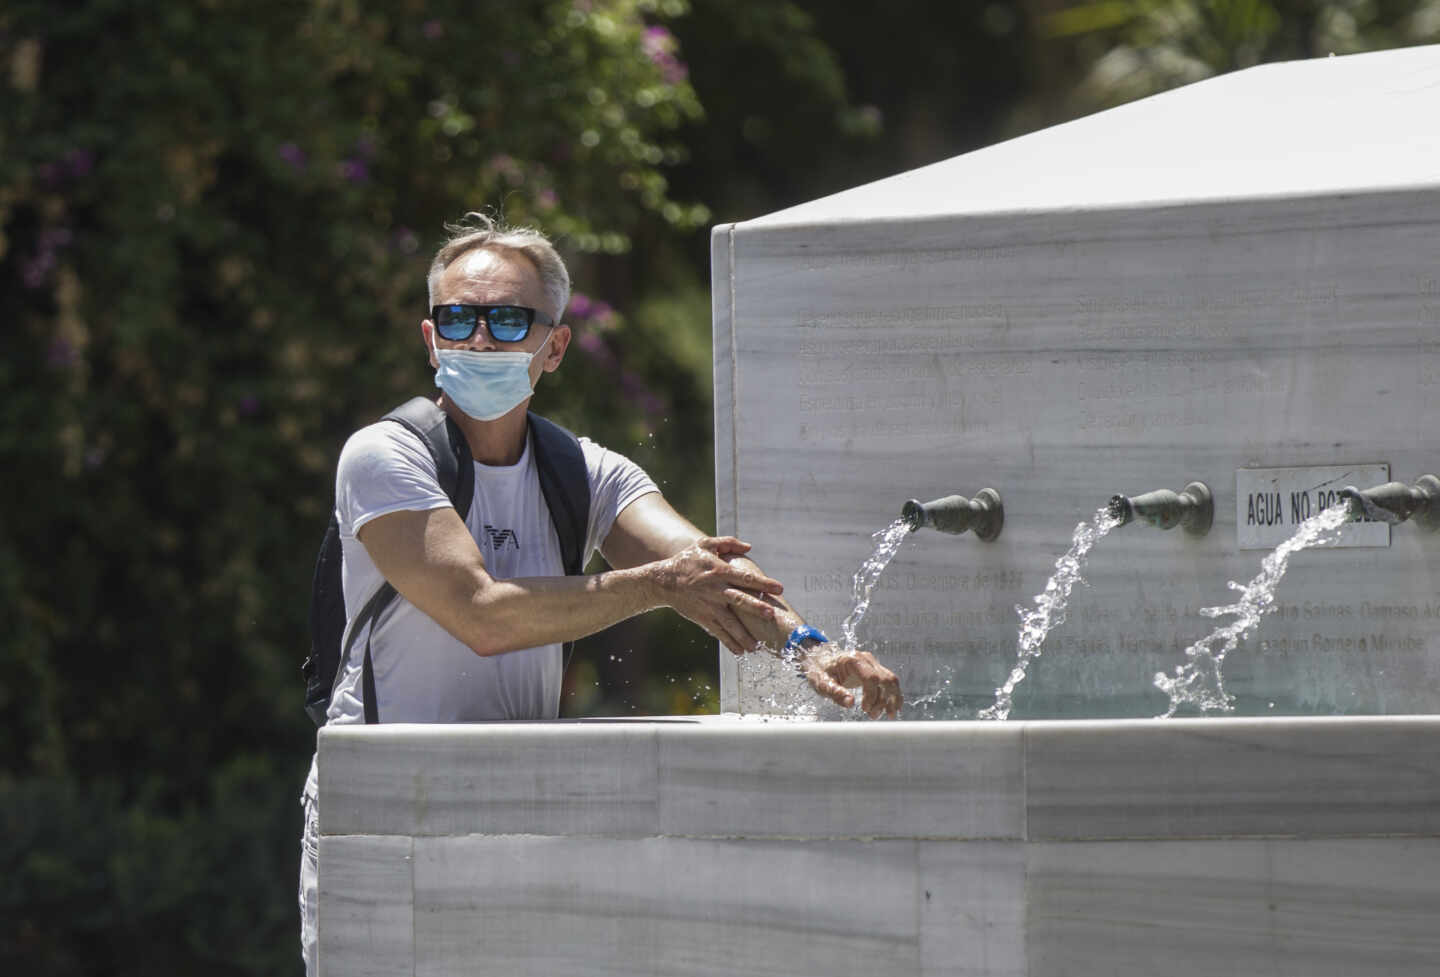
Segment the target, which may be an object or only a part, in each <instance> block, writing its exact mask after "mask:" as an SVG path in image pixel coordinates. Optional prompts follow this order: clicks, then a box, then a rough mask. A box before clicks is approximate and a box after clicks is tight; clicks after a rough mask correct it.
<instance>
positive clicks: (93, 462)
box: [85, 447, 105, 471]
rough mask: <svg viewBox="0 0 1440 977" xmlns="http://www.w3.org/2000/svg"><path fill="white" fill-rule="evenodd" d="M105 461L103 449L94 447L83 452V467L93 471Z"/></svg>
mask: <svg viewBox="0 0 1440 977" xmlns="http://www.w3.org/2000/svg"><path fill="white" fill-rule="evenodd" d="M104 461H105V449H104V448H99V447H94V448H91V449H90V450H88V451H86V452H85V467H86V468H88V469H90V470H91V471H94V470H95V469H97V468H99V467H100V466H101V465H102V464H103V463H104Z"/></svg>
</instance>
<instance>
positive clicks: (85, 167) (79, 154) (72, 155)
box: [65, 149, 95, 180]
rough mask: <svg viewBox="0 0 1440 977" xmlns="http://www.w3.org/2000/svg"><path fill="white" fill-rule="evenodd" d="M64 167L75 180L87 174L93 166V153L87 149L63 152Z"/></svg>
mask: <svg viewBox="0 0 1440 977" xmlns="http://www.w3.org/2000/svg"><path fill="white" fill-rule="evenodd" d="M65 168H66V169H67V170H69V171H70V175H71V176H72V177H74V178H76V179H77V180H78V179H80V178H81V177H85V176H89V175H90V171H91V170H92V169H94V168H95V154H94V153H92V152H91V151H90V150H88V149H72V150H70V152H68V153H66V154H65Z"/></svg>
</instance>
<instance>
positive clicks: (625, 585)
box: [449, 565, 665, 655]
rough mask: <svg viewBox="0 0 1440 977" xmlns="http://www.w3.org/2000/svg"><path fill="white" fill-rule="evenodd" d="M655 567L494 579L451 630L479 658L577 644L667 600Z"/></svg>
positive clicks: (476, 592)
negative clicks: (542, 647) (542, 646)
mask: <svg viewBox="0 0 1440 977" xmlns="http://www.w3.org/2000/svg"><path fill="white" fill-rule="evenodd" d="M654 576H655V572H654V568H653V567H652V566H651V565H645V566H639V567H634V568H632V569H628V570H608V571H606V572H604V573H596V574H591V575H588V576H575V577H517V578H513V579H510V580H496V579H493V578H492V579H490V580H489V581H488V582H484V583H482V584H481V585H479V586H477V587H476V588H475V589H474V591H473V593H471V594H470V595H468V597H465V598H464V599H463V613H461V614H459V615H458V617H459V621H458V622H457V623H458V627H456V628H449V630H451V632H452V633H454V634H455V636H456V637H457V638H459V639H460V640H461V641H463V642H465V644H466V645H468V646H469V647H470V648H471V649H473V650H474V652H475V653H476V654H477V655H499V654H503V653H505V652H507V651H518V650H519V649H522V648H535V647H538V646H540V645H547V644H556V643H558V642H562V641H574V640H575V639H576V638H583V637H585V636H586V635H590V634H594V633H595V632H596V631H601V630H604V629H605V628H607V627H609V626H610V625H612V624H617V623H619V622H620V621H623V620H625V619H627V618H630V617H634V616H635V615H636V614H640V613H643V612H645V611H648V610H650V609H652V608H654V607H659V606H662V605H663V604H664V603H665V601H664V598H663V594H662V590H661V588H660V586H659V585H658V584H657V582H656V581H655V580H654V579H653V578H654Z"/></svg>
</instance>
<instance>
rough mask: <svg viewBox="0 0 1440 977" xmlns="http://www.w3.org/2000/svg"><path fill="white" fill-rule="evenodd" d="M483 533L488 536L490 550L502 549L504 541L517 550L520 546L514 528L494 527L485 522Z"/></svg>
mask: <svg viewBox="0 0 1440 977" xmlns="http://www.w3.org/2000/svg"><path fill="white" fill-rule="evenodd" d="M485 535H486V536H489V537H490V548H491V549H492V550H503V549H504V548H505V544H506V543H509V544H510V545H511V546H513V547H514V548H515V549H517V550H518V549H519V548H520V540H519V539H518V538H517V537H516V536H515V530H513V529H496V528H495V527H494V526H492V525H490V524H489V523H488V522H487V523H486V524H485Z"/></svg>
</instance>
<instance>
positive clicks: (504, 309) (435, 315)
mask: <svg viewBox="0 0 1440 977" xmlns="http://www.w3.org/2000/svg"><path fill="white" fill-rule="evenodd" d="M481 319H484V320H485V331H486V332H488V333H490V338H492V339H494V340H496V341H497V342H501V343H518V342H520V341H521V340H522V339H524V338H525V337H526V336H528V335H530V326H531V325H533V324H534V322H535V310H534V309H527V308H526V307H525V306H523V305H437V306H435V307H434V308H432V309H431V310H430V320H431V321H432V322H434V323H435V331H436V332H438V333H439V334H440V335H441V337H442V338H444V339H448V340H449V341H450V342H452V343H463V342H464V341H465V340H467V339H469V338H470V337H471V336H473V335H475V330H476V328H477V327H478V326H479V325H480V320H481Z"/></svg>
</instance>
